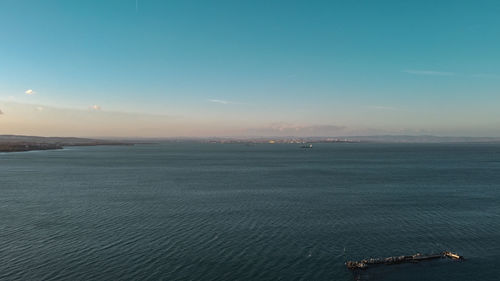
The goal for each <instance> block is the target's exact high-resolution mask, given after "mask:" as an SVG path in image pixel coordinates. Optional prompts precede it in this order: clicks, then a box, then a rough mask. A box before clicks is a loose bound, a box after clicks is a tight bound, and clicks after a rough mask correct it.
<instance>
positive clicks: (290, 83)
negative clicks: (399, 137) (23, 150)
mask: <svg viewBox="0 0 500 281" xmlns="http://www.w3.org/2000/svg"><path fill="white" fill-rule="evenodd" d="M499 14H500V1H459V0H454V1H445V0H442V1H425V0H418V1H399V0H395V1H384V0H380V1H368V0H366V1H362V0H349V1H348V0H345V1H334V0H329V1H293V0H286V1H273V0H266V1H258V0H251V1H242V0H241V1H235V0H227V1H217V0H214V1H207V0H201V1H191V0H182V1H175V0H171V1H164V0H137V1H136V0H74V1H65V0H44V1H41V0H31V1H30V0H0V134H25V135H42V136H86V137H181V136H187V137H204V136H292V135H293V136H355V135H382V134H403V135H421V134H425V135H438V136H492V137H499V136H500V110H499V108H500V51H499V50H500V17H499V16H498V15H499Z"/></svg>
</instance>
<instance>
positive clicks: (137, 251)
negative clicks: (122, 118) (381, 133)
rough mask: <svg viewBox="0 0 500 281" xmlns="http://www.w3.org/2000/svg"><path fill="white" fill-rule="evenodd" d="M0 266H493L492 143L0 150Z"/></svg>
mask: <svg viewBox="0 0 500 281" xmlns="http://www.w3.org/2000/svg"><path fill="white" fill-rule="evenodd" d="M441 251H452V252H456V253H458V254H460V255H463V256H464V257H465V260H463V261H456V260H451V259H438V260H432V261H424V262H420V263H410V264H400V265H381V266H372V267H369V268H368V269H366V270H362V271H356V272H352V271H350V270H348V269H347V268H346V266H345V261H346V260H360V259H364V258H370V257H374V258H375V257H389V256H398V255H412V254H416V253H422V254H430V253H439V252H441ZM0 280H312V281H314V280H334V281H335V280H340V281H342V280H345V281H347V280H384V281H388V280H389V281H390V280H398V281H400V280H454V281H459V280H470V281H478V280H481V281H486V280H492V281H493V280H500V144H473V143H469V144H377V143H330V144H314V146H313V148H311V149H301V148H300V145H298V144H257V145H243V144H216V143H214V144H202V143H194V142H193V143H174V142H172V143H160V144H139V145H134V146H94V147H67V148H65V149H63V150H51V151H31V152H20V153H2V154H0Z"/></svg>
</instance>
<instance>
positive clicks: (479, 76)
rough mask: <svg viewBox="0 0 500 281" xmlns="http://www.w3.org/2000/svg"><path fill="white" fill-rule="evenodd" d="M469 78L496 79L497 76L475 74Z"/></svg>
mask: <svg viewBox="0 0 500 281" xmlns="http://www.w3.org/2000/svg"><path fill="white" fill-rule="evenodd" d="M471 76H472V77H475V78H498V77H499V76H498V75H496V74H492V73H476V74H472V75H471Z"/></svg>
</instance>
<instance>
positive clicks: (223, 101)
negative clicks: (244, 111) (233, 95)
mask: <svg viewBox="0 0 500 281" xmlns="http://www.w3.org/2000/svg"><path fill="white" fill-rule="evenodd" d="M208 101H209V102H213V103H218V104H224V105H227V104H243V103H241V102H235V101H227V100H219V99H209V100H208Z"/></svg>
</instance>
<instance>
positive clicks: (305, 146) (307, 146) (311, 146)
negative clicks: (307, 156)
mask: <svg viewBox="0 0 500 281" xmlns="http://www.w3.org/2000/svg"><path fill="white" fill-rule="evenodd" d="M300 148H313V145H312V144H304V145H302V146H301V147H300Z"/></svg>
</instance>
